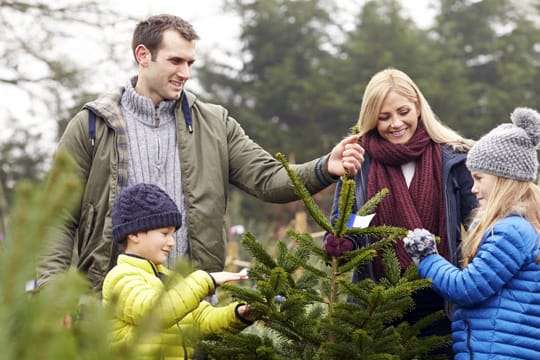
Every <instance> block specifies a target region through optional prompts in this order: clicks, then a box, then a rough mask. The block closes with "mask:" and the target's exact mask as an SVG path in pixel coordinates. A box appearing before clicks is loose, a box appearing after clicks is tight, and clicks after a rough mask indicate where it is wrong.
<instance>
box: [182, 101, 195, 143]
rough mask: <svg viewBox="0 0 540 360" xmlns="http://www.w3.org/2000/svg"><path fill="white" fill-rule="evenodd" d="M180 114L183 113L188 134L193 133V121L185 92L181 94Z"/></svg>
mask: <svg viewBox="0 0 540 360" xmlns="http://www.w3.org/2000/svg"><path fill="white" fill-rule="evenodd" d="M182 112H183V113H184V121H185V122H186V127H187V128H188V130H189V132H190V133H192V132H193V120H192V119H191V111H190V109H189V103H188V99H187V95H186V93H185V92H183V94H182Z"/></svg>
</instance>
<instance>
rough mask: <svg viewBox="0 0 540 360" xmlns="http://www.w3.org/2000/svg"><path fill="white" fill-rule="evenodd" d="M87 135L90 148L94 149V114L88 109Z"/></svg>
mask: <svg viewBox="0 0 540 360" xmlns="http://www.w3.org/2000/svg"><path fill="white" fill-rule="evenodd" d="M88 133H89V134H90V142H91V143H92V147H94V146H95V145H96V114H94V112H93V111H92V110H90V109H88Z"/></svg>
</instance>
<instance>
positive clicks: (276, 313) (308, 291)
mask: <svg viewBox="0 0 540 360" xmlns="http://www.w3.org/2000/svg"><path fill="white" fill-rule="evenodd" d="M277 157H278V159H279V160H280V161H281V162H282V164H283V166H284V167H285V168H286V170H287V171H288V173H289V177H290V178H291V181H292V183H293V185H294V188H295V191H296V193H297V194H298V195H299V197H300V198H301V199H302V201H303V202H304V205H305V207H306V210H307V211H308V212H309V214H310V215H311V217H312V218H313V220H314V221H315V222H316V223H317V224H318V225H319V226H320V227H321V228H322V229H323V230H324V231H326V232H328V233H330V234H331V235H332V236H334V237H335V238H336V239H342V238H343V236H346V235H349V234H355V235H360V236H367V237H369V238H370V239H377V241H372V242H371V244H370V245H368V246H365V247H362V248H359V249H357V250H353V251H349V252H346V253H345V254H344V255H343V256H341V257H339V258H338V257H335V256H329V255H327V253H326V252H325V251H324V250H323V249H322V248H321V246H320V244H317V243H315V241H314V240H313V238H312V237H311V235H310V234H308V233H298V232H295V231H293V230H289V231H288V233H287V235H288V237H289V238H290V239H291V240H293V241H294V244H295V246H294V247H293V248H292V249H289V248H288V247H287V244H286V243H285V242H284V241H280V242H278V245H277V256H276V257H275V258H273V257H272V256H271V255H270V254H269V253H268V252H267V251H266V250H265V249H264V248H263V247H262V245H261V244H260V243H258V242H257V240H256V239H255V238H254V237H253V235H252V234H251V233H249V232H247V233H245V234H244V235H243V237H242V240H241V242H242V244H243V246H245V247H246V248H247V249H248V251H249V253H250V254H251V256H252V258H253V259H254V263H253V266H252V267H251V268H250V270H249V277H250V280H251V281H252V282H253V283H254V286H253V287H252V288H246V287H241V286H236V285H228V284H226V285H223V288H225V289H226V290H227V291H229V292H230V293H231V294H232V295H233V297H234V298H236V299H237V300H238V301H240V302H245V303H248V304H250V305H251V306H252V308H253V311H254V313H255V314H257V317H258V319H259V321H258V322H257V323H256V324H255V325H254V326H252V327H251V328H249V329H247V330H245V331H244V332H242V333H240V334H222V335H220V336H219V337H216V338H214V339H211V340H205V341H203V342H202V343H201V347H202V348H203V349H204V351H205V352H206V353H207V354H208V356H209V357H210V358H213V359H422V358H428V357H427V356H426V355H425V354H426V353H428V352H429V351H431V350H433V349H436V348H438V347H440V346H443V345H447V344H448V343H449V341H450V339H449V338H448V337H438V336H430V337H422V338H420V337H418V335H419V333H420V331H421V330H422V329H423V328H425V327H426V326H428V325H429V324H431V323H432V322H433V321H435V320H436V319H439V318H441V317H442V316H445V315H444V314H443V313H442V312H437V313H434V314H432V315H430V316H428V317H426V318H424V319H422V320H420V321H419V322H417V323H415V324H409V323H408V322H406V321H402V320H401V319H402V318H403V316H404V315H405V314H406V313H407V312H408V311H410V310H411V309H412V308H413V307H414V303H413V301H412V297H411V294H412V293H413V292H415V291H418V290H420V289H423V288H426V287H429V286H430V281H429V280H424V279H420V278H419V277H418V273H417V269H416V266H415V265H414V264H413V265H411V266H410V267H409V268H408V269H406V270H405V271H401V269H400V266H399V263H398V260H397V257H396V255H395V253H394V251H393V248H392V244H393V243H394V242H395V241H396V240H397V239H400V238H403V237H404V236H405V235H406V230H405V229H402V228H395V227H390V226H376V227H375V226H372V227H364V228H349V227H348V226H347V220H348V219H349V217H350V215H351V211H352V204H353V201H354V188H355V182H354V180H353V179H350V178H348V177H347V176H345V177H344V178H343V186H342V191H341V195H340V199H339V210H340V211H339V214H340V216H339V218H338V220H337V221H336V223H335V224H331V223H330V221H329V220H328V218H327V217H325V216H324V214H322V213H321V211H320V209H319V208H318V206H317V204H316V203H315V202H314V200H313V198H312V197H311V195H310V194H309V193H308V191H307V189H306V188H305V186H304V184H303V183H302V182H301V181H300V180H299V178H298V176H297V175H296V174H295V172H294V171H293V170H292V169H291V168H290V167H289V166H288V163H287V161H286V159H285V157H284V156H283V155H281V154H277ZM386 195H387V190H386V189H384V190H383V191H381V192H380V193H379V194H377V195H376V196H375V197H373V198H372V199H371V200H370V201H369V202H368V203H366V204H365V206H364V207H363V208H362V209H361V210H360V211H359V212H358V214H356V215H358V216H365V215H368V214H371V213H373V212H374V210H375V209H376V206H377V204H378V203H379V202H380V201H381V200H382V199H383V198H384V196H386ZM377 254H380V255H379V256H382V264H383V268H384V273H385V275H384V277H383V278H381V279H379V281H377V282H375V281H374V280H372V279H370V278H367V279H365V280H363V281H360V282H358V283H355V284H352V283H351V281H350V273H351V271H353V270H354V269H356V268H358V267H360V266H362V265H365V264H366V263H367V262H368V261H372V260H373V259H374V258H375V257H376V256H377ZM436 358H437V357H436V356H433V355H430V356H429V359H436ZM441 358H442V359H444V358H445V357H444V356H442V357H441Z"/></svg>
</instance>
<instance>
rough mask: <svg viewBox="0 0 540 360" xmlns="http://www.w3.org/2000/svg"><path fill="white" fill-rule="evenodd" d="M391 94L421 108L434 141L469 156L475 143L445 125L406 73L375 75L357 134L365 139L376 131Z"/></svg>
mask: <svg viewBox="0 0 540 360" xmlns="http://www.w3.org/2000/svg"><path fill="white" fill-rule="evenodd" d="M390 91H395V92H396V93H397V94H399V95H401V96H404V97H406V98H407V99H409V101H411V102H413V103H414V104H416V105H417V106H418V105H419V108H420V119H421V121H422V123H423V124H424V127H425V128H426V130H427V133H428V134H429V136H430V137H431V139H432V140H433V141H435V142H436V143H439V144H448V145H451V146H452V147H453V148H454V149H455V150H458V151H461V152H466V151H468V150H470V148H471V147H472V145H473V144H474V141H472V140H469V139H465V138H463V137H462V136H461V135H459V134H458V133H457V132H455V131H454V130H452V129H450V128H449V127H447V126H445V125H443V124H442V123H441V122H440V121H439V119H438V118H437V116H436V115H435V113H434V112H433V110H431V107H430V106H429V103H428V102H427V100H426V99H425V98H424V95H422V92H421V91H420V89H419V88H418V86H416V84H415V83H414V81H412V79H411V78H410V77H409V76H408V75H407V74H405V73H404V72H403V71H400V70H397V69H393V68H387V69H384V70H382V71H379V72H378V73H376V74H375V75H374V76H373V77H372V78H371V80H370V81H369V83H368V84H367V86H366V89H365V90H364V95H363V97H362V106H361V107H360V115H359V117H358V123H357V127H358V131H359V135H360V136H362V135H364V134H366V133H367V132H369V131H370V130H372V129H374V128H376V127H377V121H378V118H379V112H380V110H381V107H382V104H383V102H384V99H385V98H386V96H387V95H388V93H389V92H390Z"/></svg>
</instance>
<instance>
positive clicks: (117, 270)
mask: <svg viewBox="0 0 540 360" xmlns="http://www.w3.org/2000/svg"><path fill="white" fill-rule="evenodd" d="M159 273H162V274H165V275H166V276H167V280H165V284H166V285H165V284H164V282H162V280H161V279H160V278H159V277H158V275H159ZM213 290H214V283H213V281H212V278H211V277H210V275H209V274H208V273H207V272H205V271H201V270H198V271H195V272H193V273H192V274H190V275H189V276H187V277H186V278H183V277H181V276H180V275H179V274H177V273H175V272H172V271H170V270H168V269H167V268H165V267H164V266H155V265H154V264H152V263H151V262H150V261H148V260H146V259H142V258H138V257H134V256H129V255H120V256H119V258H118V263H117V265H116V266H115V267H114V268H113V269H112V270H111V271H110V272H109V273H108V274H107V276H106V277H105V281H104V283H103V305H104V306H109V307H111V306H112V307H114V318H113V344H114V345H115V346H117V347H120V346H127V347H128V349H135V353H136V354H137V358H148V359H156V358H161V359H171V360H172V359H185V357H184V356H185V355H184V354H185V353H186V352H187V358H192V356H193V341H192V340H190V338H192V337H193V336H199V335H201V336H204V335H208V334H214V333H218V332H221V331H231V332H238V331H240V330H242V329H244V328H245V327H246V326H247V324H246V323H243V322H242V321H241V320H240V319H239V318H238V317H237V316H236V313H235V309H236V306H237V305H238V304H237V303H234V304H230V305H227V306H224V307H214V306H212V305H211V304H210V303H208V302H206V301H204V300H203V299H204V298H205V297H206V296H207V295H209V294H210V293H211V292H212V291H213ZM141 324H143V325H142V326H141ZM139 355H140V356H139Z"/></svg>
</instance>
